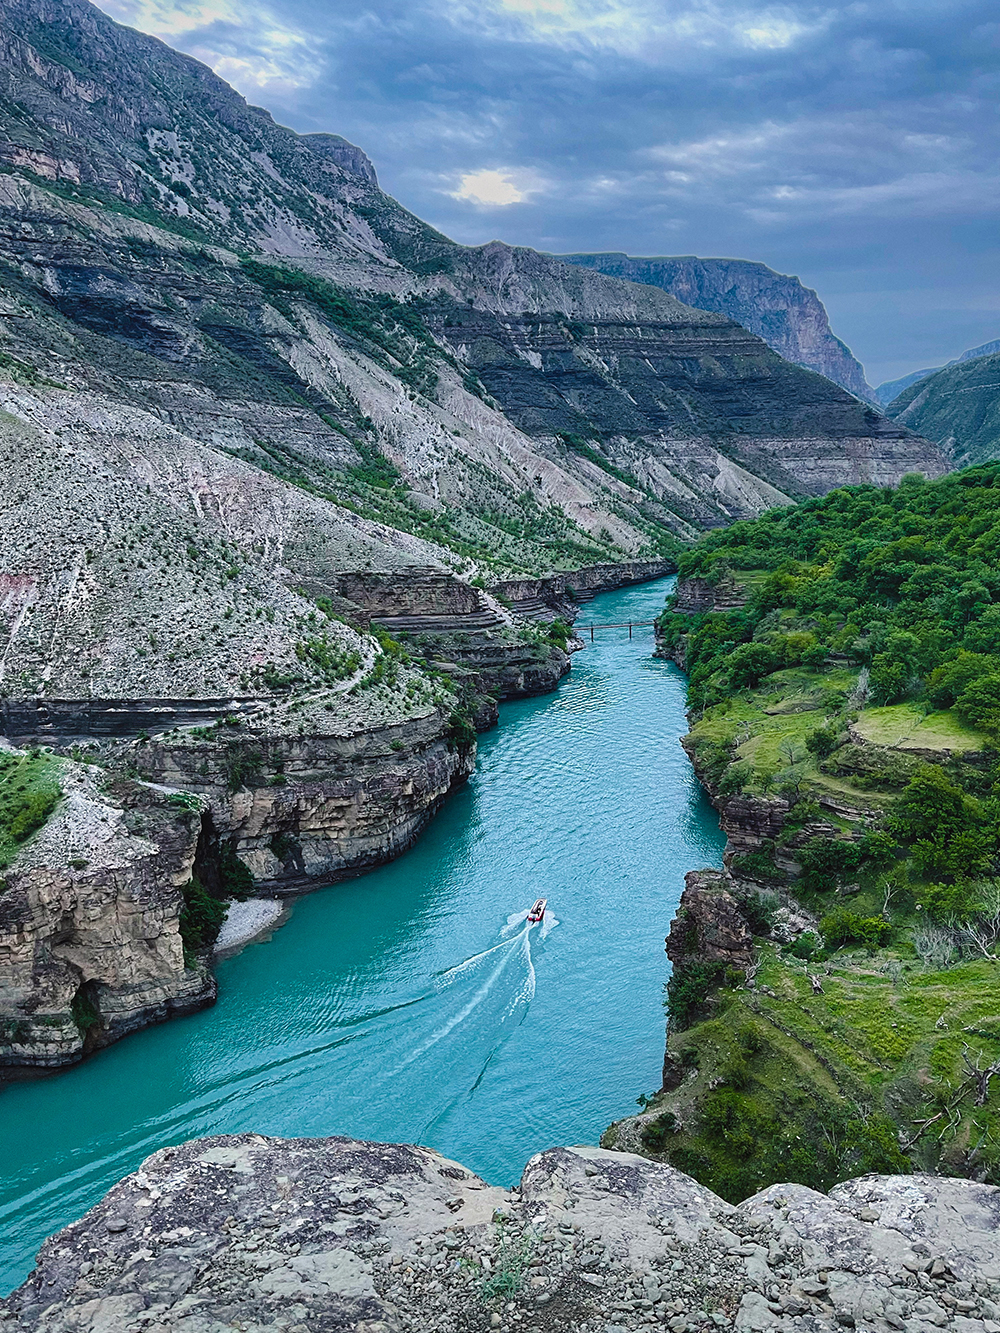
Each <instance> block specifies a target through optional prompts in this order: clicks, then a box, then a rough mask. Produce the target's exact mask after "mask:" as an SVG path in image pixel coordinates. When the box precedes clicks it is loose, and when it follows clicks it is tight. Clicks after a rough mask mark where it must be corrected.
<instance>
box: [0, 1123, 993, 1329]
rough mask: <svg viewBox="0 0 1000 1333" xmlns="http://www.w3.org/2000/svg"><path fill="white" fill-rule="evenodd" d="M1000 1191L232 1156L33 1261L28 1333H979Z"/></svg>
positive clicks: (599, 1167)
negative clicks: (512, 1181)
mask: <svg viewBox="0 0 1000 1333" xmlns="http://www.w3.org/2000/svg"><path fill="white" fill-rule="evenodd" d="M998 1225H1000V1190H998V1189H997V1188H995V1187H991V1186H989V1185H977V1184H974V1183H973V1182H971V1181H967V1180H941V1179H935V1178H933V1177H929V1176H911V1177H898V1176H895V1177H893V1176H878V1175H869V1176H865V1177H863V1178H862V1179H860V1180H851V1181H847V1182H846V1183H845V1184H842V1185H839V1186H837V1188H836V1189H835V1190H833V1191H832V1192H831V1193H830V1194H829V1195H825V1194H821V1193H818V1192H816V1191H814V1190H810V1189H806V1188H805V1187H803V1186H801V1185H776V1186H773V1187H772V1188H771V1189H769V1190H766V1191H765V1192H763V1193H762V1194H758V1195H755V1196H754V1197H753V1198H751V1199H747V1200H746V1202H744V1203H743V1204H741V1205H740V1207H738V1208H734V1207H732V1206H731V1205H730V1204H727V1203H725V1202H724V1201H723V1200H722V1199H720V1198H719V1197H718V1196H717V1195H714V1194H712V1193H711V1192H710V1191H709V1190H706V1189H704V1188H703V1187H702V1186H700V1185H698V1184H696V1182H695V1181H694V1180H692V1179H691V1178H690V1177H689V1176H686V1175H684V1174H682V1173H681V1172H679V1171H675V1170H673V1169H672V1168H671V1167H669V1166H664V1165H660V1164H658V1163H653V1162H649V1161H647V1160H644V1159H643V1158H641V1157H637V1156H633V1155H632V1154H629V1153H617V1152H607V1151H604V1150H602V1149H600V1148H552V1149H550V1150H549V1151H547V1152H543V1153H539V1154H537V1155H536V1156H534V1157H532V1159H531V1160H530V1161H529V1162H528V1165H527V1167H526V1168H525V1171H524V1175H523V1177H522V1180H521V1182H520V1185H519V1187H518V1188H517V1189H515V1190H512V1191H506V1190H501V1189H497V1188H493V1187H490V1186H488V1185H486V1184H485V1182H484V1181H482V1180H481V1179H479V1178H478V1177H477V1176H475V1175H474V1174H473V1173H472V1172H470V1171H468V1170H466V1169H465V1168H464V1167H462V1166H460V1165H459V1164H458V1163H456V1162H452V1161H448V1160H447V1159H445V1158H443V1157H440V1156H439V1155H438V1154H437V1153H434V1152H432V1151H430V1150H429V1149H427V1148H412V1147H401V1146H398V1145H393V1144H377V1143H364V1142H358V1141H355V1140H351V1139H343V1138H331V1139H295V1140H281V1139H269V1138H264V1137H262V1136H260V1135H256V1134H239V1135H233V1136H229V1137H222V1138H211V1139H201V1140H198V1141H195V1142H193V1143H187V1144H183V1145H181V1146H180V1147H176V1148H165V1149H163V1150H162V1151H160V1152H158V1153H156V1154H155V1155H154V1156H152V1157H150V1158H148V1159H147V1161H146V1162H144V1163H143V1165H142V1167H141V1168H140V1169H139V1170H138V1171H137V1172H136V1173H135V1174H134V1175H132V1176H129V1177H128V1178H127V1179H125V1180H123V1181H122V1182H121V1183H120V1184H118V1185H116V1186H115V1187H114V1188H113V1189H112V1190H111V1191H110V1192H109V1193H108V1195H107V1196H106V1197H105V1198H104V1199H103V1200H102V1202H101V1203H99V1204H98V1205H97V1206H96V1207H95V1208H93V1209H91V1211H90V1212H89V1213H87V1214H86V1216H84V1217H83V1218H81V1219H80V1221H78V1222H75V1223H73V1224H72V1225H71V1226H69V1227H67V1228H66V1229H65V1230H64V1231H62V1232H60V1233H58V1234H57V1235H55V1236H53V1237H52V1238H51V1239H50V1240H48V1241H46V1243H45V1245H44V1246H43V1247H42V1250H41V1252H40V1254H39V1256H38V1264H37V1267H36V1268H35V1270H34V1272H33V1273H32V1274H31V1276H30V1277H29V1278H28V1280H27V1281H26V1282H25V1284H24V1285H23V1286H22V1287H20V1288H19V1289H18V1290H17V1291H16V1292H14V1293H13V1295H12V1296H10V1297H9V1298H8V1300H7V1301H6V1302H4V1303H3V1309H4V1313H5V1314H6V1317H7V1319H8V1320H13V1321H15V1322H16V1325H17V1327H18V1328H23V1329H25V1330H26V1331H27V1333H33V1331H34V1330H37V1331H38V1333H71V1331H72V1333H126V1331H129V1333H131V1331H132V1330H137V1329H145V1330H150V1333H166V1330H172V1329H177V1330H179V1331H180V1330H183V1333H211V1331H214V1330H218V1329H222V1328H228V1327H238V1328H240V1329H243V1330H245V1333H257V1331H258V1330H264V1329H275V1328H289V1329H310V1330H318V1331H319V1333H327V1331H329V1333H334V1330H354V1333H403V1331H404V1330H412V1331H413V1333H418V1331H419V1333H459V1330H467V1331H468V1333H474V1331H475V1330H479V1329H484V1330H485V1329H491V1328H492V1329H500V1330H513V1329H519V1328H523V1329H534V1330H538V1333H555V1330H563V1329H567V1328H573V1329H577V1330H580V1333H605V1331H606V1330H611V1329H614V1330H615V1331H616V1333H633V1331H634V1330H638V1329H644V1328H648V1327H650V1326H651V1325H654V1326H661V1325H665V1326H666V1327H668V1328H669V1329H670V1330H671V1333H699V1331H702V1333H708V1331H709V1330H718V1329H730V1328H732V1329H735V1330H738V1333H768V1331H769V1330H776V1331H780V1333H801V1330H808V1331H809V1333H834V1330H836V1329H838V1328H844V1327H847V1328H855V1327H857V1328H860V1329H870V1330H872V1333H884V1331H886V1330H890V1329H891V1330H906V1331H907V1333H925V1331H926V1333H930V1330H934V1329H946V1330H949V1333H997V1329H998V1328H1000V1306H998V1305H997V1301H998V1300H1000V1259H998V1252H997V1247H996V1233H997V1227H998Z"/></svg>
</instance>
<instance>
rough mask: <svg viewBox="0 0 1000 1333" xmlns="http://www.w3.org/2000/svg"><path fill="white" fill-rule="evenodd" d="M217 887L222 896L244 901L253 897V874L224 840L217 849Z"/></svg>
mask: <svg viewBox="0 0 1000 1333" xmlns="http://www.w3.org/2000/svg"><path fill="white" fill-rule="evenodd" d="M219 888H220V890H221V892H222V896H223V897H224V898H236V899H238V900H239V901H240V902H245V901H246V899H247V898H252V897H253V875H252V874H251V873H250V871H249V870H248V868H247V867H246V866H245V865H244V864H243V862H242V861H241V860H240V858H239V857H238V856H237V855H236V849H235V848H234V847H233V845H232V843H229V842H224V843H223V844H222V846H221V847H220V849H219Z"/></svg>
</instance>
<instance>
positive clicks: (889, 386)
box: [875, 338, 1000, 407]
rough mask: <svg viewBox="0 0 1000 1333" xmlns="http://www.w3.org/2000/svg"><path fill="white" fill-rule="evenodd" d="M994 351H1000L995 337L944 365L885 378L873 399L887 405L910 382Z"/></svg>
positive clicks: (918, 380)
mask: <svg viewBox="0 0 1000 1333" xmlns="http://www.w3.org/2000/svg"><path fill="white" fill-rule="evenodd" d="M994 352H1000V338H995V339H994V340H993V341H992V342H988V343H982V344H981V345H980V346H979V347H970V348H969V350H968V351H967V352H963V353H962V355H961V356H956V357H955V359H954V360H953V361H949V362H947V364H946V365H944V366H931V367H930V368H929V369H927V370H914V371H913V372H912V374H909V375H904V376H903V377H902V379H898V380H886V381H885V383H884V384H880V385H879V386H878V388H877V389H876V390H875V399H876V401H877V402H879V403H881V405H882V406H883V407H888V405H889V404H890V403H891V402H892V401H893V400H894V399H896V398H898V397H899V395H900V394H901V393H902V392H903V390H904V389H908V388H909V387H910V385H911V384H918V383H919V382H920V381H921V380H925V379H928V378H929V377H930V376H931V375H936V374H937V373H938V371H939V370H946V369H947V368H948V366H957V365H959V363H960V362H962V361H974V360H975V359H976V357H980V356H992V355H993V353H994Z"/></svg>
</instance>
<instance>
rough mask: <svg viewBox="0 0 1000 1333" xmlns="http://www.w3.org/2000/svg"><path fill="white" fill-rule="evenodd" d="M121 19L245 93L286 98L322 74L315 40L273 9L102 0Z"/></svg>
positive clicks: (184, 0)
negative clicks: (175, 47)
mask: <svg viewBox="0 0 1000 1333" xmlns="http://www.w3.org/2000/svg"><path fill="white" fill-rule="evenodd" d="M101 8H102V9H104V11H105V12H106V13H107V14H109V15H110V16H111V17H112V18H114V19H117V20H118V22H119V23H127V24H128V25H129V27H132V28H138V29H139V30H140V31H141V32H146V33H149V34H150V36H152V37H159V38H160V39H161V40H162V41H165V42H169V43H170V44H171V45H172V46H179V47H180V49H181V50H183V51H186V52H187V53H188V54H189V55H192V56H194V57H195V59H196V60H200V61H202V62H203V63H204V64H206V65H208V66H209V68H210V69H213V70H214V71H215V73H216V74H218V75H219V77H220V78H222V79H225V80H226V82H227V83H230V84H232V86H233V87H234V88H236V89H238V90H239V91H240V92H242V93H250V94H251V95H252V96H255V97H256V96H259V95H260V93H261V92H262V91H263V92H265V93H267V94H269V95H271V96H282V95H287V94H292V93H295V92H297V91H298V90H299V89H303V88H308V87H309V86H310V85H311V84H312V83H313V82H314V81H315V79H316V78H317V76H318V74H319V69H320V66H319V63H318V61H317V59H316V56H315V52H314V49H313V47H314V38H312V37H310V36H308V35H307V34H306V33H305V32H303V31H302V30H300V29H298V28H296V27H293V26H290V25H289V24H288V23H287V22H285V21H283V20H282V19H281V18H279V17H278V16H276V15H275V14H274V13H272V12H271V11H270V10H268V9H265V8H263V7H261V6H259V5H255V4H253V3H240V4H239V5H236V4H235V3H232V2H231V0H102V3H101Z"/></svg>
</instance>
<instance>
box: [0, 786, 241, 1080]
mask: <svg viewBox="0 0 1000 1333" xmlns="http://www.w3.org/2000/svg"><path fill="white" fill-rule="evenodd" d="M103 777H104V775H103V773H102V772H101V770H100V769H98V770H96V771H94V770H92V769H91V768H90V767H89V766H87V765H82V764H72V763H68V762H67V763H66V764H64V765H63V766H62V772H61V785H62V800H61V802H60V804H59V807H58V808H57V810H56V812H55V813H54V814H53V815H52V816H51V817H50V818H49V820H48V822H47V823H46V824H45V826H44V827H43V828H42V829H41V831H40V832H39V833H38V834H36V835H35V837H34V838H33V839H32V841H31V842H29V843H28V844H27V845H26V847H25V849H24V850H23V851H22V852H21V853H20V855H19V856H18V857H17V858H15V860H14V862H13V863H12V864H11V865H9V866H8V867H7V868H6V870H5V871H4V872H3V878H2V879H0V1065H26V1066H36V1067H41V1068H53V1067H56V1066H59V1065H66V1064H72V1063H74V1062H75V1061H77V1060H79V1059H80V1058H81V1057H82V1056H83V1055H84V1054H85V1053H86V1052H87V1051H90V1050H93V1049H95V1048H96V1047H98V1046H105V1045H107V1044H108V1043H109V1042H112V1041H116V1040H117V1039H118V1038H119V1037H123V1036H125V1035H126V1034H127V1033H129V1032H134V1031H135V1030H136V1029H137V1028H141V1027H146V1026H147V1025H148V1024H150V1023H156V1022H160V1021H161V1020H163V1019H165V1018H169V1017H171V1016H172V1015H174V1014H181V1013H187V1012H189V1011H190V1010H192V1009H199V1008H202V1007H204V1006H205V1005H208V1004H211V1003H212V1002H213V1000H214V999H215V980H214V978H213V977H212V975H211V973H210V972H209V970H208V968H207V966H206V964H205V962H204V960H203V959H202V958H200V957H197V956H187V955H186V952H185V949H184V942H183V939H182V934H181V916H182V914H183V912H184V909H185V897H184V889H185V887H186V886H188V885H189V884H190V882H191V879H192V875H193V873H194V869H195V862H196V858H197V855H198V851H199V843H200V841H201V837H202V818H201V814H200V811H199V808H198V803H197V802H192V803H191V804H183V803H181V804H178V803H176V801H171V800H170V798H169V796H168V795H167V793H166V792H164V791H162V790H156V789H154V788H151V787H148V786H146V785H145V784H143V783H141V782H135V781H131V780H128V779H117V780H114V781H111V782H106V781H103V780H102V779H103Z"/></svg>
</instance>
